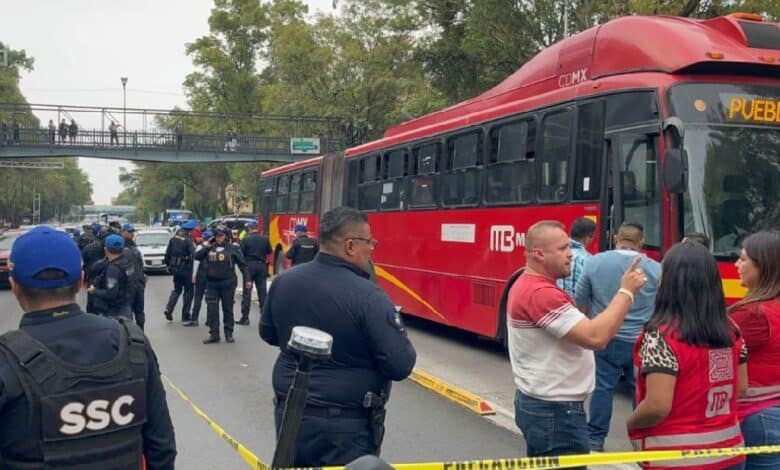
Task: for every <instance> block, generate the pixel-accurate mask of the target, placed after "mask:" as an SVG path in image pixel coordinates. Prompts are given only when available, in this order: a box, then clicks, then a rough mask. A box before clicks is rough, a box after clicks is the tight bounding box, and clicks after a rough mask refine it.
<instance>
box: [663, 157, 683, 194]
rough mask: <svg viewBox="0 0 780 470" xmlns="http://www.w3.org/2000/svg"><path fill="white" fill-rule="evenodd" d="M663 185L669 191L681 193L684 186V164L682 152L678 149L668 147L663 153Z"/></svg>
mask: <svg viewBox="0 0 780 470" xmlns="http://www.w3.org/2000/svg"><path fill="white" fill-rule="evenodd" d="M663 172H664V173H663V178H664V187H665V188H666V190H667V191H668V192H670V193H681V192H682V191H683V189H684V188H685V177H686V173H687V171H686V165H685V159H684V158H683V153H682V151H680V150H679V149H669V150H667V151H666V153H664V167H663Z"/></svg>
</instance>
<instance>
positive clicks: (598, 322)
mask: <svg viewBox="0 0 780 470" xmlns="http://www.w3.org/2000/svg"><path fill="white" fill-rule="evenodd" d="M525 255H526V268H525V272H524V273H523V274H522V275H521V276H520V277H519V278H518V279H517V281H516V282H515V284H514V285H512V288H511V289H510V291H509V301H508V306H507V331H508V332H509V337H508V340H509V358H510V360H511V362H512V372H513V374H514V379H515V385H516V386H517V393H516V395H515V422H516V423H517V425H518V427H519V428H520V430H521V431H522V433H523V437H524V438H525V440H526V444H527V447H528V456H529V457H537V456H551V455H571V454H581V453H588V452H589V451H590V444H589V440H588V426H587V419H586V416H585V409H584V406H583V405H584V401H585V398H586V397H587V395H588V394H589V393H591V392H592V391H593V386H594V376H595V366H594V359H593V352H592V350H594V349H603V348H604V347H605V346H606V344H607V343H608V342H609V341H610V340H611V339H612V338H613V337H614V336H615V334H616V333H617V331H618V329H619V328H620V325H621V324H622V323H623V319H624V318H625V316H626V313H628V310H629V309H630V307H631V304H632V303H633V300H634V294H635V293H636V292H637V291H639V290H640V289H641V288H642V286H643V285H644V283H645V282H646V281H647V277H646V276H645V274H644V273H643V272H642V270H641V269H639V268H637V264H638V263H639V261H640V260H641V257H639V256H637V258H636V259H635V260H634V262H633V263H632V264H631V266H630V267H629V268H628V270H627V271H626V273H625V274H624V275H623V277H622V279H621V283H620V284H621V285H620V289H619V290H618V291H617V293H616V294H615V297H614V298H613V299H612V301H611V302H610V304H609V305H608V306H607V308H606V309H605V310H604V312H603V313H602V314H601V315H599V316H597V317H596V318H594V319H592V320H591V319H589V318H588V317H587V316H585V315H584V314H583V313H582V312H580V311H579V310H578V309H577V307H575V306H574V304H573V302H572V299H571V297H569V295H568V294H567V293H566V292H564V291H563V290H562V289H560V288H558V286H557V285H556V280H558V279H561V278H564V277H566V276H568V275H569V274H570V273H571V259H572V252H571V247H570V244H569V237H568V235H567V234H566V231H565V230H564V226H563V224H561V223H560V222H557V221H541V222H538V223H536V224H534V225H533V226H531V228H530V229H529V230H528V234H527V235H526V246H525Z"/></svg>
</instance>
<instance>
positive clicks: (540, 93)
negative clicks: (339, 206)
mask: <svg viewBox="0 0 780 470" xmlns="http://www.w3.org/2000/svg"><path fill="white" fill-rule="evenodd" d="M758 19H760V17H758V16H755V15H744V14H735V15H732V16H722V17H717V18H713V19H710V20H696V19H691V18H679V17H670V16H628V17H623V18H618V19H615V20H612V21H610V22H608V23H605V24H603V25H600V26H595V27H593V28H590V29H588V30H586V31H583V32H581V33H579V34H576V35H574V36H571V37H569V38H566V39H564V40H562V41H559V42H558V43H556V44H554V45H552V46H550V47H548V48H546V49H544V50H543V51H542V52H540V53H539V54H537V55H536V56H535V57H534V58H533V59H531V60H530V61H528V62H527V63H526V64H525V65H523V66H522V67H521V68H520V69H519V70H517V71H516V72H515V73H514V74H512V75H510V76H509V77H508V78H507V79H506V80H504V81H503V82H501V83H500V84H498V85H497V86H495V87H494V88H492V89H490V90H488V91H486V92H485V93H483V94H481V95H479V96H477V97H475V98H472V99H470V100H467V101H464V102H462V103H458V104H456V105H453V106H450V107H449V108H445V109H443V110H440V111H436V112H434V113H431V114H428V115H425V116H422V117H419V118H417V119H412V120H410V121H407V122H404V123H402V124H399V125H397V126H395V127H391V128H390V129H388V130H387V131H386V132H385V135H384V138H382V139H379V140H376V141H374V142H369V143H366V144H363V145H360V146H358V147H353V148H351V149H348V150H347V151H346V155H347V156H353V155H359V154H363V153H366V152H370V151H373V150H377V149H381V148H386V147H389V146H392V145H397V144H399V143H403V142H406V141H409V140H414V139H421V138H425V137H426V136H429V135H435V134H438V133H441V132H446V131H448V130H452V129H457V128H460V127H464V126H468V125H471V124H477V123H479V122H484V121H485V120H487V119H491V118H495V117H497V116H499V115H501V113H500V111H499V112H496V111H497V110H499V109H500V108H503V110H504V113H505V114H509V112H510V110H511V111H514V112H519V111H520V110H519V109H517V108H518V106H517V102H518V101H520V100H524V99H531V98H538V99H535V100H533V101H535V102H536V103H534V104H536V105H537V106H540V105H542V104H541V103H546V104H551V103H552V102H553V101H551V100H550V97H549V95H548V97H547V98H546V99H545V97H544V95H545V94H547V93H552V92H558V95H559V96H557V97H556V98H557V99H556V100H555V101H559V100H560V101H565V100H566V99H571V98H574V97H576V96H578V95H583V94H587V93H589V92H596V91H598V92H600V91H603V90H596V89H594V86H595V84H594V83H593V82H592V81H593V80H597V79H603V78H606V77H610V76H614V75H620V74H635V73H648V72H650V73H659V72H660V73H666V74H671V73H675V72H682V71H684V70H685V69H688V68H693V67H694V66H697V65H699V64H706V63H717V64H720V65H722V66H728V65H729V64H756V65H762V66H766V67H774V68H777V69H778V70H780V57H777V59H778V60H777V61H775V56H780V51H779V50H777V49H780V24H778V23H769V22H762V21H756V20H758ZM767 38H770V40H769V41H767ZM767 42H771V46H772V47H774V50H773V49H765V48H761V47H756V46H762V47H769V46H767V44H766V43H767ZM586 85H587V86H586ZM513 103H514V104H515V106H512V104H513ZM523 108H525V109H531V108H530V106H527V105H526V106H523ZM486 110H492V111H494V112H492V113H485V111H486Z"/></svg>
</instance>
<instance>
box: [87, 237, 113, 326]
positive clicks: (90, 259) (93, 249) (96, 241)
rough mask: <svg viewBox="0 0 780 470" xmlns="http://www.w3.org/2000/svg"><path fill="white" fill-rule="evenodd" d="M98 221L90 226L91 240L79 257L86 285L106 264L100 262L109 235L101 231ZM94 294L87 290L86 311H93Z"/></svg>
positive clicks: (97, 276) (101, 271)
mask: <svg viewBox="0 0 780 470" xmlns="http://www.w3.org/2000/svg"><path fill="white" fill-rule="evenodd" d="M101 229H102V227H101V226H100V224H99V223H97V222H95V223H94V224H92V226H91V227H90V230H91V232H92V234H93V238H92V241H91V242H89V244H87V246H85V247H84V249H83V250H81V258H82V260H83V261H84V278H85V281H86V285H87V286H89V285H90V284H94V283H95V282H96V280H97V279H99V278H100V277H101V276H102V275H103V274H105V268H106V266H107V264H106V263H105V262H101V260H103V259H104V258H105V257H106V253H105V246H104V240H105V238H106V237H107V236H108V235H109V233H108V232H107V231H102V230H101ZM94 303H95V296H94V295H92V294H90V293H89V292H87V306H86V308H87V313H96V312H95V307H94Z"/></svg>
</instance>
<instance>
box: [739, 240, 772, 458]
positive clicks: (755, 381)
mask: <svg viewBox="0 0 780 470" xmlns="http://www.w3.org/2000/svg"><path fill="white" fill-rule="evenodd" d="M735 264H736V266H737V270H738V271H739V279H740V281H741V282H742V285H743V286H745V287H747V295H746V296H745V298H744V299H742V300H740V301H739V302H737V303H736V304H734V305H733V306H732V307H731V309H730V312H731V318H732V319H733V320H734V322H735V323H736V324H737V325H739V328H740V330H741V331H742V335H743V337H744V338H745V343H746V344H747V349H748V352H749V353H750V357H749V359H748V390H747V392H746V394H745V396H743V397H740V399H739V403H738V412H739V418H740V421H741V422H742V434H743V436H744V438H745V445H746V446H761V445H777V444H780V231H776V230H773V231H764V232H758V233H754V234H753V235H750V236H749V237H747V238H745V240H744V241H743V242H742V253H741V254H740V256H739V259H738V260H737V262H736V263H735ZM745 468H746V469H749V470H750V469H761V468H780V454H762V455H749V456H748V457H747V462H746V465H745Z"/></svg>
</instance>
